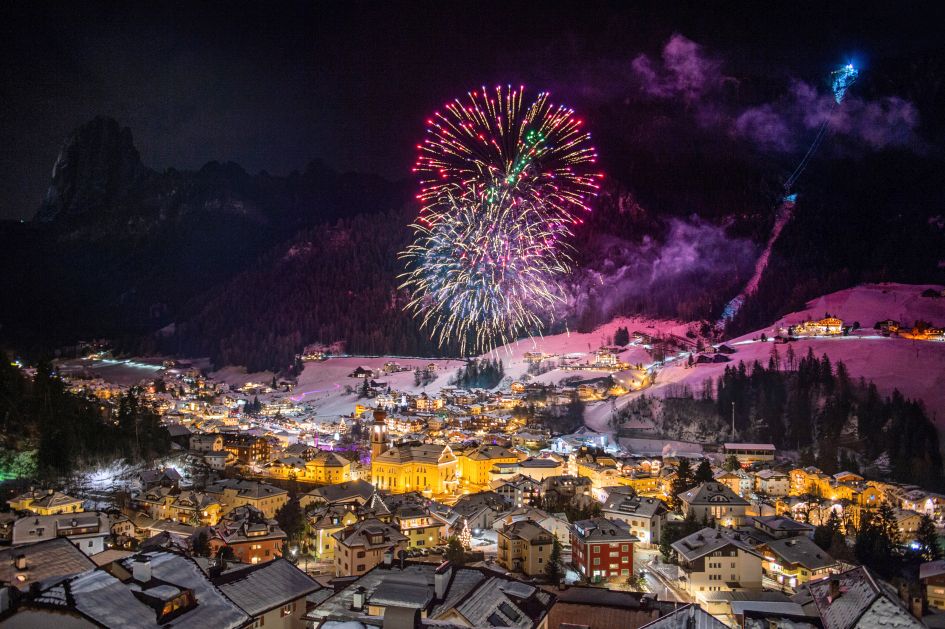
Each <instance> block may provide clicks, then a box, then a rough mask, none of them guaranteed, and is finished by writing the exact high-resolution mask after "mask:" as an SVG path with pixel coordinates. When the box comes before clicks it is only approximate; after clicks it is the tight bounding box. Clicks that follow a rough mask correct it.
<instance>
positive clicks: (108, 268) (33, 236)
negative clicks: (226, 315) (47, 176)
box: [0, 117, 409, 355]
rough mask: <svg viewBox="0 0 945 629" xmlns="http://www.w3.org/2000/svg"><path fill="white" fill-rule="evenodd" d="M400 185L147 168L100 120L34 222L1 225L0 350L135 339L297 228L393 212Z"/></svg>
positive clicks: (86, 130) (120, 131)
mask: <svg viewBox="0 0 945 629" xmlns="http://www.w3.org/2000/svg"><path fill="white" fill-rule="evenodd" d="M408 195H409V192H408V187H407V186H406V185H405V184H404V183H394V182H389V181H386V180H385V179H383V178H381V177H377V176H375V175H362V174H358V173H344V174H342V173H337V172H335V171H333V170H332V169H330V168H328V167H327V166H325V165H324V164H323V163H321V162H317V161H315V162H312V163H311V164H309V166H308V167H307V168H306V169H305V170H304V171H302V172H293V173H291V174H290V175H288V176H285V177H280V176H274V175H270V174H268V173H266V172H261V173H259V174H256V175H250V174H248V173H247V172H246V171H245V170H243V169H242V168H241V167H240V166H239V165H237V164H234V163H231V162H227V163H219V162H210V163H208V164H206V165H205V166H203V167H202V168H201V169H199V170H197V171H184V170H177V169H173V168H170V169H167V170H165V171H164V172H158V171H155V170H153V169H151V168H148V167H147V166H145V165H144V164H142V162H141V160H140V156H139V154H138V151H137V150H136V149H135V147H134V143H133V139H132V134H131V131H130V130H129V129H128V128H122V127H121V126H120V125H119V124H118V122H117V121H115V120H114V119H111V118H103V117H99V118H95V119H94V120H92V121H90V122H88V123H87V124H85V125H82V126H81V127H79V128H78V129H77V130H76V131H75V132H74V133H73V134H71V135H70V137H69V138H67V139H66V141H65V142H64V144H63V146H62V149H61V150H60V152H59V155H58V157H57V159H56V162H55V167H54V168H53V173H52V178H51V182H50V185H49V188H48V191H47V193H46V196H45V199H44V200H43V202H42V204H41V206H40V208H39V210H38V211H37V212H36V215H35V218H34V220H33V221H31V222H29V223H20V222H7V223H2V224H0V225H2V228H0V265H2V268H3V269H6V270H7V272H6V273H5V274H4V277H5V282H4V286H3V290H4V292H5V294H7V295H15V296H16V298H15V299H3V300H0V342H2V343H4V344H8V345H9V346H12V347H15V348H17V349H18V350H20V351H24V352H28V353H30V354H37V355H38V354H43V353H48V352H50V351H52V350H54V349H56V348H58V347H60V346H62V345H68V344H72V343H75V341H76V340H79V339H83V338H90V337H103V336H104V337H111V338H113V339H116V340H121V339H124V340H123V341H121V342H134V340H135V339H137V338H138V337H139V336H140V335H146V334H148V333H150V332H152V331H153V330H155V329H157V328H159V327H161V326H163V325H166V324H167V323H169V322H171V321H173V320H175V319H176V318H178V317H180V316H182V312H181V310H180V309H181V308H182V307H183V306H184V305H185V304H187V303H188V302H190V301H191V300H192V299H193V298H194V297H196V296H197V295H199V294H202V293H203V292H204V291H206V290H208V289H209V288H211V287H212V286H214V285H216V284H218V283H220V282H225V281H226V280H228V279H229V278H230V277H232V276H234V275H235V274H237V273H239V272H240V271H241V270H243V269H244V268H246V267H247V266H249V265H251V264H253V263H254V262H255V261H256V259H257V258H258V257H259V256H260V255H261V254H262V253H263V252H265V251H267V250H269V249H270V248H272V247H273V246H274V245H276V244H277V243H280V242H283V241H285V240H286V239H287V238H290V237H291V236H292V235H293V234H295V233H296V232H298V231H299V230H302V229H306V228H308V227H311V226H313V225H316V224H320V223H324V222H326V221H332V220H335V219H336V218H337V217H339V216H344V215H348V214H349V213H350V212H352V211H354V212H356V213H359V214H373V213H378V212H383V211H387V210H390V209H391V208H397V207H400V206H402V205H403V204H404V202H405V201H406V199H407V197H408Z"/></svg>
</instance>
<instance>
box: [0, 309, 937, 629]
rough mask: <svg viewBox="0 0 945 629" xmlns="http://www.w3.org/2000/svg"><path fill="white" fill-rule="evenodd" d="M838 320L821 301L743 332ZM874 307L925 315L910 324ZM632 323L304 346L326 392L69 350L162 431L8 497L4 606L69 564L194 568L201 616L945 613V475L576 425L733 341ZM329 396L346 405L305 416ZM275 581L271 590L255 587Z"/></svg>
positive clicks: (90, 569)
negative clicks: (582, 344) (544, 347)
mask: <svg viewBox="0 0 945 629" xmlns="http://www.w3.org/2000/svg"><path fill="white" fill-rule="evenodd" d="M857 327H858V325H854V326H850V325H845V324H844V322H843V321H842V320H840V319H838V318H836V317H830V316H827V317H824V318H823V319H820V320H809V321H798V322H795V323H792V324H791V325H790V326H786V327H783V329H782V330H780V331H779V332H778V333H777V334H773V335H772V338H770V339H757V340H761V341H768V342H769V343H774V344H777V343H780V342H790V341H791V340H792V339H797V338H800V337H805V336H813V337H831V336H843V335H849V334H851V333H853V332H855V331H856V329H857ZM876 330H877V331H878V332H879V333H880V334H883V335H898V336H901V337H903V338H905V339H908V340H913V341H914V340H929V341H934V340H938V339H939V338H940V337H941V330H938V329H937V328H934V327H932V326H931V324H928V325H920V323H917V324H916V325H915V326H912V327H911V328H908V329H906V328H903V327H901V326H900V325H899V324H898V323H896V322H894V321H884V322H879V323H877V326H876ZM627 337H628V338H618V339H617V341H621V342H620V343H615V342H611V343H608V344H603V345H602V346H601V347H599V348H598V349H596V350H591V351H589V352H587V353H583V352H572V353H564V354H554V353H545V352H541V351H531V352H527V353H526V354H525V355H524V356H523V360H524V362H525V363H526V365H527V366H526V367H525V368H524V371H522V372H521V373H516V374H515V377H512V375H510V374H506V373H504V371H503V366H502V364H501V362H500V361H496V360H494V359H492V360H489V359H481V360H480V361H472V362H467V363H465V364H463V363H457V362H456V361H453V363H452V364H450V363H446V362H444V361H418V360H415V359H414V360H407V359H390V358H377V359H357V358H351V357H345V358H339V357H337V356H333V355H332V354H331V353H330V352H326V351H324V350H323V349H322V348H312V349H310V350H307V351H306V352H303V354H302V355H301V356H300V357H299V358H300V360H301V361H303V362H304V363H305V364H306V366H307V367H308V368H314V369H320V368H324V367H326V366H329V365H332V364H339V365H347V367H345V368H344V371H343V372H339V373H341V374H342V376H341V377H342V378H343V380H342V381H341V383H336V384H335V385H334V386H333V387H330V388H327V387H326V389H327V390H329V391H331V392H332V393H331V395H334V394H335V393H337V396H338V397H337V398H329V397H326V394H324V393H323V392H322V389H318V390H316V391H314V392H313V391H309V390H300V389H302V388H303V387H301V386H300V384H299V381H297V380H295V379H291V378H280V377H276V376H273V377H272V378H271V379H269V380H268V381H265V382H261V381H256V382H254V381H251V380H247V381H244V382H240V383H227V382H225V381H223V380H217V379H215V378H214V377H213V376H211V375H209V374H208V373H207V371H206V370H205V369H201V368H200V367H199V366H197V365H194V364H191V363H189V362H188V361H182V360H181V361H174V360H163V361H160V362H157V361H150V362H149V361H142V360H139V361H135V362H134V364H130V365H128V368H129V369H137V370H140V371H141V374H142V376H143V377H141V378H140V379H139V380H138V381H137V382H136V383H135V384H118V383H116V382H115V381H113V380H109V379H106V378H103V377H99V376H96V375H95V374H94V369H90V368H88V365H93V366H94V365H103V364H114V365H124V364H125V363H124V361H118V360H115V359H113V358H111V356H110V354H109V353H108V351H107V349H106V350H102V349H101V348H96V351H95V353H94V354H92V355H90V357H88V358H87V359H86V362H85V363H83V365H84V367H85V368H82V369H79V368H75V364H74V363H73V364H72V366H71V368H70V367H69V366H68V365H65V364H64V365H63V368H62V370H61V375H62V377H63V379H64V381H65V382H66V385H67V386H68V387H69V389H70V390H71V391H72V392H73V393H74V394H75V395H80V396H85V397H88V398H90V399H95V400H98V401H99V402H100V403H101V405H102V408H103V409H108V408H109V407H114V406H115V405H117V403H118V402H119V400H121V399H122V398H123V397H125V396H127V395H129V392H131V393H133V394H136V395H138V396H139V398H140V400H141V401H142V403H145V404H147V405H149V406H150V408H152V409H153V410H154V411H155V412H156V413H158V414H159V415H160V417H161V419H162V422H163V423H164V425H165V426H166V428H167V430H168V432H169V434H170V438H171V441H172V442H173V451H172V454H171V455H170V456H168V457H167V458H166V459H165V460H163V461H160V462H158V465H157V466H156V467H152V468H139V469H133V470H131V471H130V472H128V471H127V470H126V471H125V472H124V473H123V475H121V477H120V478H119V475H117V474H113V473H111V472H108V471H107V470H106V471H104V472H99V476H101V478H100V479H99V482H98V484H97V486H98V488H99V490H98V491H96V492H89V491H88V489H87V488H88V485H83V484H81V483H73V484H72V485H70V483H69V482H67V481H65V479H64V482H63V483H62V484H60V485H58V486H44V487H23V488H21V489H20V491H18V492H17V493H16V495H11V496H10V497H9V499H8V500H7V506H8V508H9V511H6V512H4V513H2V514H0V518H2V519H0V536H2V539H3V541H5V543H6V544H8V545H9V546H8V548H6V549H3V550H0V554H3V555H5V559H4V560H3V562H2V566H3V571H4V577H3V582H4V583H5V584H7V589H8V590H9V592H8V597H7V599H6V600H7V604H6V605H7V607H6V613H7V614H8V617H9V620H8V622H11V623H13V626H17V624H16V623H17V619H18V618H19V619H20V621H21V622H28V621H31V622H53V616H55V615H56V614H61V613H63V612H62V610H61V609H56V608H55V604H54V603H53V604H51V603H49V601H54V600H55V599H56V597H60V598H62V597H71V598H72V599H74V600H75V601H76V605H78V606H79V607H80V608H81V601H82V597H83V596H88V594H86V592H88V589H83V588H84V587H85V588H88V587H91V585H84V583H85V582H87V583H88V584H92V583H96V584H97V585H96V586H95V587H106V588H109V590H110V591H112V592H113V595H114V601H115V603H114V607H115V608H114V609H111V608H109V606H104V607H103V608H102V609H100V610H97V611H96V613H101V614H118V615H120V614H121V613H122V611H121V609H120V607H121V605H122V603H121V601H123V600H125V601H126V602H128V603H129V605H138V604H140V602H141V601H144V603H145V604H146V605H149V606H151V607H153V608H155V609H158V610H159V611H158V614H159V619H160V618H165V619H172V618H175V617H178V615H183V614H198V607H201V608H203V607H204V606H203V604H201V605H200V606H197V607H195V606H194V600H195V598H194V597H195V596H196V597H197V598H200V597H201V596H207V594H205V593H206V592H211V591H213V592H215V593H216V594H213V595H212V596H216V597H217V598H219V601H218V606H217V608H216V609H215V611H214V612H212V613H215V614H219V615H220V616H219V617H220V618H225V617H227V615H230V616H232V617H239V618H245V619H246V620H245V622H246V623H247V625H246V626H264V625H270V626H272V625H273V624H274V623H275V624H276V625H277V626H284V627H306V626H311V627H332V626H334V625H333V624H332V623H342V622H359V623H362V626H372V623H374V622H375V621H378V622H379V620H378V619H379V618H380V617H381V616H384V626H387V618H393V617H395V610H400V609H401V608H403V609H405V610H407V612H404V613H409V614H417V615H418V616H417V617H418V618H419V619H429V620H443V621H453V622H456V623H459V624H464V625H467V626H481V624H482V622H483V620H482V619H484V618H485V619H489V618H491V620H489V621H488V622H486V623H485V624H490V623H491V624H493V625H495V624H496V623H498V624H499V625H501V626H516V627H556V626H559V625H561V624H562V623H572V622H574V621H575V620H578V619H581V622H580V623H579V624H584V625H588V626H600V625H599V624H595V623H594V622H593V621H592V620H591V619H593V618H595V617H596V618H601V619H603V618H607V619H608V620H607V621H606V622H611V623H613V622H617V623H619V624H620V626H627V627H640V626H671V625H669V624H665V623H670V622H673V620H672V619H673V618H677V619H683V618H696V617H698V618H700V619H701V620H700V622H702V623H705V625H704V626H723V625H721V624H716V625H713V624H712V623H724V624H725V625H728V626H756V625H753V624H752V623H754V622H756V621H765V622H775V623H777V622H792V623H795V624H796V626H811V627H835V626H836V627H839V626H851V625H849V624H843V622H844V621H843V619H835V618H833V617H832V615H831V614H832V613H833V612H832V611H831V610H832V609H835V608H834V607H831V602H833V601H836V600H837V598H838V597H844V596H847V597H849V598H850V601H849V604H850V605H852V606H854V608H855V614H857V615H858V616H863V617H868V616H869V615H870V614H887V615H888V614H892V615H893V616H895V617H896V618H897V620H896V622H898V623H900V624H899V626H909V625H910V623H911V624H914V625H915V626H920V625H919V623H920V622H926V623H927V622H928V621H929V619H930V618H932V619H933V620H934V619H935V617H936V612H938V611H945V589H943V586H942V584H943V583H945V562H943V560H942V551H941V549H940V547H939V542H938V535H939V531H940V530H941V528H942V525H943V523H945V495H943V494H938V493H934V492H931V491H927V490H926V489H923V488H922V487H918V486H914V485H908V484H902V483H894V482H890V481H888V480H882V479H878V478H867V477H865V476H864V475H861V474H859V473H855V472H853V471H841V472H839V473H834V474H827V473H825V472H823V471H821V470H820V469H818V468H817V467H814V466H810V465H807V466H801V465H800V464H799V462H798V461H797V459H796V457H795V456H794V455H793V454H791V453H786V452H779V451H778V449H777V448H776V447H775V446H774V445H773V444H770V443H743V442H737V441H733V442H723V443H705V444H701V447H700V448H698V449H696V450H693V451H687V450H686V449H685V448H673V449H667V448H666V447H664V448H662V449H661V450H660V449H656V450H654V449H652V448H643V449H640V448H634V447H630V446H628V444H627V443H626V442H624V441H623V440H620V439H617V438H616V437H615V435H614V434H612V433H608V432H602V431H597V430H594V429H591V428H590V427H588V426H587V425H585V419H586V417H585V412H584V411H585V406H586V405H589V404H596V405H597V406H598V407H601V408H603V407H604V406H602V405H605V404H610V403H612V402H614V401H616V400H617V399H620V398H625V397H626V396H628V395H630V394H632V393H635V392H643V391H645V390H646V389H648V388H649V387H651V386H652V385H653V384H654V382H656V381H657V379H658V378H659V377H660V376H659V374H660V367H661V366H662V365H663V364H666V363H669V362H671V361H676V362H677V363H685V364H687V368H691V369H696V370H698V369H699V367H700V365H701V364H703V363H705V362H712V363H716V362H720V360H719V359H717V358H715V357H716V356H721V357H725V359H726V360H728V359H729V357H730V356H731V354H734V353H736V352H737V351H739V350H738V347H739V346H738V344H737V343H733V344H731V345H725V344H721V343H715V344H713V343H711V342H709V341H705V342H703V340H701V339H698V340H696V341H692V339H683V338H677V340H676V341H675V342H667V340H666V338H665V337H664V338H655V337H650V336H647V335H645V334H644V333H642V332H640V333H637V332H634V333H633V334H632V335H630V334H629V333H628V335H627ZM608 340H612V339H608ZM697 345H698V348H697ZM633 346H638V347H643V346H645V347H646V349H647V351H649V352H653V350H654V346H657V347H658V348H659V349H660V351H661V352H662V354H663V356H662V360H654V361H648V362H647V363H644V362H642V361H641V360H635V361H633V362H631V361H630V359H628V358H626V357H627V356H629V355H630V354H629V353H628V348H631V349H632V347H633ZM638 356H639V354H634V357H635V358H636V357H638ZM705 357H708V358H705ZM104 361H111V362H110V363H106V362H104ZM351 365H354V366H353V367H352V366H351ZM456 367H458V369H457V368H456ZM550 375H554V376H555V377H549V376H550ZM437 379H439V380H437ZM435 380H436V381H437V382H439V385H440V386H438V387H429V388H428V387H427V385H428V384H430V383H433V382H434V381H435ZM319 396H321V397H319ZM326 400H328V401H329V402H330V403H332V404H335V406H334V407H332V408H340V407H339V406H338V405H339V404H341V405H345V406H347V408H348V410H347V412H338V413H337V414H335V415H333V416H327V417H326V414H325V412H324V410H325V408H326V407H325V404H326ZM106 412H107V411H106ZM879 513H882V514H883V517H885V518H886V519H887V520H888V521H890V522H894V528H895V530H894V531H891V532H890V534H891V535H892V537H893V538H894V539H895V543H896V544H898V545H900V546H901V547H903V548H907V549H912V550H913V551H915V552H918V553H921V554H923V556H927V558H928V559H929V561H926V562H925V563H923V564H922V566H921V569H920V571H919V575H920V578H919V581H918V582H916V583H915V584H913V585H912V587H911V588H907V587H900V588H899V589H898V590H895V589H890V588H889V587H888V586H886V585H885V584H884V583H883V582H882V581H881V580H880V578H879V577H878V576H877V575H876V574H874V572H873V571H871V570H870V569H869V568H867V567H865V566H863V565H860V563H859V562H858V561H857V560H856V556H855V553H854V552H853V548H852V547H851V546H852V542H853V539H852V532H853V531H856V530H857V529H858V527H860V525H861V523H862V522H863V521H864V520H865V519H868V518H872V517H874V516H876V514H879ZM825 531H826V532H827V537H826V541H825V540H824V532H825ZM844 531H846V533H845V532H844ZM831 532H833V537H831V535H830V533H831ZM838 540H839V541H838ZM930 540H931V541H930ZM932 546H934V548H933V547H932ZM195 568H196V570H195ZM64 579H65V580H64ZM270 581H271V582H272V583H277V584H279V587H278V588H275V589H273V588H258V589H257V588H255V587H254V584H259V583H262V582H270ZM50 584H51V585H50ZM410 584H413V585H410ZM419 584H423V585H419ZM166 585H171V586H173V587H172V588H166V587H165V586H166ZM428 586H429V587H428ZM158 590H160V591H158ZM172 590H173V596H171V593H172ZM152 591H153V592H152ZM188 592H189V593H190V594H189V595H188V594H187V593H188ZM854 593H855V594H854ZM472 600H475V601H476V602H475V604H474V603H472V602H471V601H472ZM385 610H386V613H385ZM199 613H201V614H210V613H211V612H210V611H209V610H208V609H206V608H204V609H203V610H199ZM396 613H400V611H397V612H396ZM595 615H596V616H595ZM493 616H494V617H493ZM113 617H114V616H113ZM194 617H196V616H194ZM207 622H208V623H209V622H214V620H213V618H212V617H210V616H208V618H207ZM417 622H419V623H421V624H422V622H423V620H418V621H417ZM599 622H604V621H599ZM661 622H662V623H664V624H659V623H661ZM278 623H281V624H278ZM405 626H406V625H405ZM410 626H414V625H410ZM673 626H675V625H673Z"/></svg>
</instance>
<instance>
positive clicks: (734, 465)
mask: <svg viewBox="0 0 945 629" xmlns="http://www.w3.org/2000/svg"><path fill="white" fill-rule="evenodd" d="M741 466H742V464H741V463H739V462H738V457H737V456H735V455H734V454H730V455H728V456H727V457H725V463H723V464H722V467H723V468H724V469H725V470H726V471H729V472H734V471H735V470H737V469H740V468H741Z"/></svg>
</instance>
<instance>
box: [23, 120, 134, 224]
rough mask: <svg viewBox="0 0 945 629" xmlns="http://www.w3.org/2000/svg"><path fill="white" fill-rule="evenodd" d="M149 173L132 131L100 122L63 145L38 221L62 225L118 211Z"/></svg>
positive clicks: (78, 131) (83, 128)
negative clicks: (73, 219) (68, 220)
mask: <svg viewBox="0 0 945 629" xmlns="http://www.w3.org/2000/svg"><path fill="white" fill-rule="evenodd" d="M149 172H150V171H149V170H148V169H147V168H145V167H144V165H143V164H142V163H141V157H140V156H139V154H138V151H137V149H136V148H135V147H134V142H133V140H132V137H131V129H129V128H128V127H121V126H120V125H119V124H118V122H117V121H116V120H115V119H114V118H108V117H103V116H99V117H96V118H95V119H93V120H91V121H89V122H87V123H85V124H84V125H82V126H80V127H79V128H77V129H76V130H75V131H73V132H72V134H71V135H70V136H69V137H68V138H67V139H66V141H65V142H64V143H63V145H62V149H60V151H59V156H58V157H57V158H56V164H55V166H53V172H52V180H51V181H50V184H49V189H48V190H47V192H46V198H45V200H44V201H43V204H42V206H41V207H40V209H39V211H38V212H37V214H36V219H37V220H41V221H52V220H61V219H64V218H70V217H74V216H79V215H82V214H84V213H86V212H90V211H95V210H101V209H104V208H114V207H115V206H116V204H120V203H121V202H122V200H123V199H124V197H126V196H127V194H128V193H129V192H130V191H131V190H132V189H133V188H134V186H135V185H136V184H137V183H139V182H140V181H141V180H142V179H143V178H144V177H146V176H147V175H148V173H149Z"/></svg>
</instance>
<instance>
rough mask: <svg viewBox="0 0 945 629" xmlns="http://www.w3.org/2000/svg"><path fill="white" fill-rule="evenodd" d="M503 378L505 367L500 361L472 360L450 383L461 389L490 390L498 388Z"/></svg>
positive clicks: (460, 369)
mask: <svg viewBox="0 0 945 629" xmlns="http://www.w3.org/2000/svg"><path fill="white" fill-rule="evenodd" d="M504 376H505V366H504V365H503V364H502V361H501V360H496V359H494V358H493V359H488V358H482V359H478V360H477V359H472V360H468V361H466V365H465V366H464V367H460V368H459V371H458V372H457V373H456V377H455V378H453V379H452V380H451V381H450V383H451V384H454V385H456V386H458V387H461V388H463V389H492V388H494V387H496V386H498V384H499V383H500V382H501V381H502V378H503V377H504Z"/></svg>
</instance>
